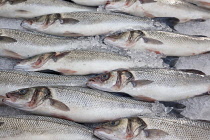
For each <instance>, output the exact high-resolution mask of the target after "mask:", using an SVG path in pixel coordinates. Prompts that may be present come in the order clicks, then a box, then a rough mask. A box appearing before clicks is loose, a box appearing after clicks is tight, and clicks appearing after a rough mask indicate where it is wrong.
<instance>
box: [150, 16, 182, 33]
mask: <svg viewBox="0 0 210 140" xmlns="http://www.w3.org/2000/svg"><path fill="white" fill-rule="evenodd" d="M153 19H154V20H157V21H159V22H164V23H166V24H167V25H168V26H169V27H170V28H172V29H173V30H175V29H174V26H175V25H176V24H178V23H179V21H180V20H179V19H178V18H175V17H155V18H153Z"/></svg>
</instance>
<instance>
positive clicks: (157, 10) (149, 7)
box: [105, 0, 210, 22]
mask: <svg viewBox="0 0 210 140" xmlns="http://www.w3.org/2000/svg"><path fill="white" fill-rule="evenodd" d="M105 9H106V11H114V12H124V13H129V14H132V15H135V16H141V17H152V18H154V17H176V18H178V19H179V20H180V22H186V21H189V20H194V19H209V18H210V14H209V12H210V11H209V10H207V9H203V8H200V7H198V6H196V5H193V4H191V3H188V2H185V1H183V0H113V1H111V2H108V4H107V5H106V6H105Z"/></svg>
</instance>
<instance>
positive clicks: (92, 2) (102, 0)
mask: <svg viewBox="0 0 210 140" xmlns="http://www.w3.org/2000/svg"><path fill="white" fill-rule="evenodd" d="M72 1H73V2H75V3H77V4H81V5H86V6H99V5H104V4H106V3H107V2H108V1H110V0H89V1H86V0H72Z"/></svg>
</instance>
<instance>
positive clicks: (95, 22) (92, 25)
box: [21, 12, 175, 36]
mask: <svg viewBox="0 0 210 140" xmlns="http://www.w3.org/2000/svg"><path fill="white" fill-rule="evenodd" d="M174 20H175V19H174V18H166V19H164V21H165V22H167V21H169V22H170V21H171V22H173V21H174ZM165 22H163V21H160V20H157V19H150V18H141V17H135V16H129V15H124V14H117V13H106V12H72V13H61V14H51V15H44V16H41V17H37V18H34V19H28V20H24V21H23V22H22V24H21V26H22V27H23V28H25V29H28V30H33V31H38V32H43V33H46V34H52V35H57V36H95V35H103V34H109V33H113V32H116V31H119V30H129V29H145V30H166V31H172V29H171V28H170V27H169V26H168V25H167V24H170V23H165ZM87 26H88V28H87Z"/></svg>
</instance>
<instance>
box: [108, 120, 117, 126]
mask: <svg viewBox="0 0 210 140" xmlns="http://www.w3.org/2000/svg"><path fill="white" fill-rule="evenodd" d="M109 124H110V125H111V126H117V125H119V124H120V121H112V122H110V123H109Z"/></svg>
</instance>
